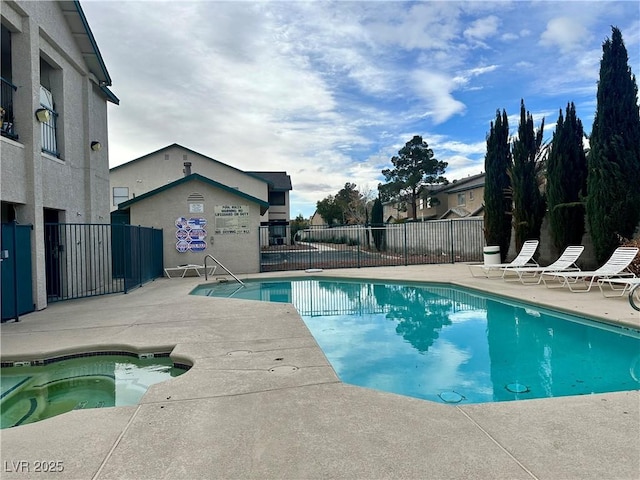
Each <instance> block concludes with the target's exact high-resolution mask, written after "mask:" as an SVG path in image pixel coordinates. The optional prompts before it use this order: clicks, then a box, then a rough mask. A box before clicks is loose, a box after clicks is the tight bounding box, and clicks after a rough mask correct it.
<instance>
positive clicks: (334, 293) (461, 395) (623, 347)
mask: <svg viewBox="0 0 640 480" xmlns="http://www.w3.org/2000/svg"><path fill="white" fill-rule="evenodd" d="M192 293H193V294H201V295H211V296H220V297H229V296H232V297H234V298H244V299H252V300H263V301H278V302H290V303H293V304H294V306H295V307H296V308H297V310H298V312H299V313H300V315H301V316H302V318H303V319H304V321H305V323H306V325H307V326H308V328H309V329H310V331H311V333H312V334H313V336H314V337H315V339H316V340H317V342H318V344H319V345H320V347H321V348H322V350H323V351H324V353H325V355H326V356H327V358H328V360H329V361H330V362H331V364H332V366H333V367H334V369H335V370H336V373H337V374H338V376H339V377H340V379H341V380H342V381H344V382H346V383H350V384H353V385H359V386H363V387H368V388H373V389H378V390H383V391H387V392H393V393H398V394H401V395H407V396H411V397H416V398H422V399H426V400H432V401H436V402H445V403H483V402H499V401H511V400H522V399H530V398H546V397H558V396H567V395H585V394H591V393H603V392H612V391H624V390H635V389H638V388H640V382H639V379H640V334H639V332H636V331H628V330H623V329H619V328H616V327H610V326H605V325H603V324H598V323H597V322H592V321H588V320H586V319H581V318H578V317H574V316H570V315H566V314H562V313H559V312H553V311H551V310H547V309H542V308H539V307H534V306H531V305H527V304H523V303H517V302H513V301H510V300H508V301H507V300H504V299H501V298H498V297H492V296H486V295H484V294H481V293H479V292H476V291H472V290H467V289H462V288H457V287H451V286H446V285H439V284H404V285H401V284H395V283H380V282H373V281H371V282H369V281H345V280H342V279H340V280H338V279H326V278H323V279H308V278H305V279H292V280H286V281H284V280H282V281H280V280H277V281H269V282H265V281H262V282H247V284H246V287H242V288H238V286H237V285H229V284H227V285H224V284H223V285H203V286H200V287H198V288H197V289H196V290H195V291H194V292H192Z"/></svg>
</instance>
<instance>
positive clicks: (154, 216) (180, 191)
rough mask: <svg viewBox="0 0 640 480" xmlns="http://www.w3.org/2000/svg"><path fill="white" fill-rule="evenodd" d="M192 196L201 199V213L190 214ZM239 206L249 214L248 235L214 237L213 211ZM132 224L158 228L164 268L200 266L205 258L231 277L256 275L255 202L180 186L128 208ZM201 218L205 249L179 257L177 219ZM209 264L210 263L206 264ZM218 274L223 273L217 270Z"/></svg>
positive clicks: (195, 183) (203, 186) (205, 187)
mask: <svg viewBox="0 0 640 480" xmlns="http://www.w3.org/2000/svg"><path fill="white" fill-rule="evenodd" d="M193 193H198V194H201V195H203V196H204V211H203V212H202V213H197V214H195V213H189V205H188V202H187V198H188V197H189V195H191V194H193ZM222 205H241V206H245V207H248V210H249V220H248V221H249V233H241V234H220V233H216V231H215V227H216V218H215V207H216V206H222ZM130 212H131V224H132V225H143V226H147V227H154V228H161V229H162V230H163V240H164V257H163V258H164V266H165V267H175V266H177V265H184V264H197V265H202V264H203V261H204V256H205V255H206V254H210V255H213V256H214V257H215V258H216V259H218V260H219V261H220V262H221V263H222V264H223V265H225V266H226V267H227V268H228V269H229V270H231V271H232V272H233V273H234V274H238V273H256V272H259V271H260V251H259V246H258V242H259V226H260V206H259V205H258V204H257V203H255V202H250V201H249V200H247V199H245V198H242V197H240V196H238V195H235V194H233V193H231V192H228V191H226V190H223V189H220V188H216V187H214V186H211V185H209V184H207V183H204V182H201V181H199V180H192V181H189V182H187V183H183V184H179V185H176V186H174V187H171V188H169V189H167V190H165V191H162V192H160V193H157V194H155V195H153V196H151V197H149V198H146V199H143V200H140V201H138V202H136V203H134V204H132V205H131V207H130ZM180 217H184V218H187V219H189V218H192V217H194V218H204V219H206V221H207V225H206V227H205V230H206V232H207V234H206V242H207V246H206V249H205V250H204V251H202V252H191V251H188V252H185V253H180V252H178V250H177V249H176V242H177V238H176V232H177V228H176V225H175V222H176V219H177V218H180ZM209 263H210V264H211V263H212V262H211V261H209ZM217 273H223V271H222V270H221V269H220V268H218V272H217Z"/></svg>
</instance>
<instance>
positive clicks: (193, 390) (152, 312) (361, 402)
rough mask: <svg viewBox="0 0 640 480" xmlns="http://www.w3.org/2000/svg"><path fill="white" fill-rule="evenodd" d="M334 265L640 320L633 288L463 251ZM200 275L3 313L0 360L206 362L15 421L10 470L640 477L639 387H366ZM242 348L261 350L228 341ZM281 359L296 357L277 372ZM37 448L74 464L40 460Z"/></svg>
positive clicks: (26, 473)
mask: <svg viewBox="0 0 640 480" xmlns="http://www.w3.org/2000/svg"><path fill="white" fill-rule="evenodd" d="M301 275H305V274H304V272H274V273H265V274H260V275H251V276H241V278H243V279H244V278H248V277H260V278H265V277H266V278H270V277H278V278H281V277H287V276H301ZM323 275H324V276H329V277H348V278H366V279H382V280H412V281H437V282H448V283H452V284H454V285H460V286H464V287H470V288H474V289H479V290H485V291H487V292H493V293H497V294H500V295H503V296H507V297H511V298H515V299H517V300H521V301H526V302H531V303H534V304H540V305H545V306H550V307H553V308H556V309H560V310H563V311H566V312H570V313H578V314H583V315H584V314H585V313H588V315H589V316H590V317H597V318H599V319H601V320H602V321H604V322H607V323H611V324H618V325H625V326H627V327H630V328H634V329H639V330H640V312H637V311H635V310H633V309H632V308H631V307H630V305H629V303H628V301H627V298H626V296H625V297H617V298H604V297H603V296H602V294H601V292H600V291H599V290H598V289H597V288H595V289H594V290H592V291H591V292H588V293H571V292H569V291H568V290H567V289H547V288H545V287H544V285H533V286H523V285H521V284H520V283H518V282H504V281H502V280H494V279H491V280H489V279H484V278H473V277H472V276H471V275H470V273H469V269H468V268H467V265H466V264H463V263H459V264H446V265H416V266H409V267H377V268H363V269H344V270H325V271H323V272H320V273H314V274H313V276H323ZM200 283H204V278H201V277H185V278H177V279H167V278H162V279H158V280H156V281H154V282H152V283H149V284H147V285H145V286H144V287H142V288H139V289H137V290H134V291H132V292H130V293H128V294H126V295H122V294H115V295H107V296H102V297H95V298H89V299H82V300H73V301H67V302H61V303H56V304H53V305H50V306H49V307H48V308H47V309H46V310H43V311H40V312H35V313H32V314H29V315H26V316H24V317H22V318H21V321H20V322H19V323H5V324H3V325H2V327H1V328H2V340H1V347H2V350H1V352H2V353H1V357H2V360H3V361H7V360H11V361H19V360H30V359H35V358H41V357H51V356H56V355H60V354H65V353H71V352H79V351H97V350H114V349H117V350H134V351H138V352H161V351H173V354H172V358H173V359H174V361H177V362H181V363H192V364H193V365H194V366H193V368H192V369H191V370H190V371H189V372H187V373H186V374H184V375H182V376H180V377H177V378H174V379H172V380H170V381H167V382H164V383H161V384H157V385H154V386H152V387H151V388H150V389H149V391H148V392H147V394H146V395H145V396H144V398H143V400H142V402H141V404H140V405H137V406H131V407H118V408H103V409H93V410H75V411H72V412H70V413H67V414H63V415H60V416H57V417H54V418H51V419H49V420H46V421H43V422H39V423H34V424H29V425H24V426H20V427H17V428H11V429H5V430H2V431H1V439H0V441H1V447H2V448H1V453H0V457H1V460H2V478H3V479H4V478H6V479H11V478H20V479H24V478H56V479H58V478H59V479H64V478H68V479H97V480H107V479H172V480H173V479H215V478H224V479H251V478H255V479H310V478H345V479H382V478H410V479H414V478H433V479H467V478H474V479H532V478H535V479H553V480H555V479H581V480H584V479H601V478H607V479H630V480H631V479H634V480H635V479H637V478H639V477H640V442H639V441H638V439H639V438H640V391H639V390H634V391H629V392H618V393H607V394H598V395H588V396H577V397H562V398H551V399H542V400H526V401H518V402H503V403H488V404H477V405H458V406H453V405H444V404H437V403H432V402H427V401H423V400H417V399H412V398H408V397H403V396H398V395H394V394H390V393H384V392H378V391H374V390H369V389H365V388H360V387H355V386H351V385H347V384H343V383H342V382H340V380H339V379H338V378H337V376H336V374H335V372H334V370H333V368H332V367H331V365H330V364H329V363H328V361H327V359H326V358H325V356H324V354H323V352H322V351H321V350H320V348H319V347H318V345H317V343H316V341H315V339H314V338H313V337H312V336H311V334H310V333H309V331H308V329H307V327H306V326H305V324H304V322H303V321H302V319H301V318H300V316H299V315H298V313H297V311H296V310H295V308H294V307H293V306H292V305H290V304H278V303H261V304H260V306H259V308H256V303H255V302H251V301H243V300H227V299H219V298H210V297H201V296H190V295H188V293H189V292H190V291H191V290H192V288H193V287H194V286H196V285H198V284H200ZM240 350H250V351H251V352H253V353H252V354H251V355H229V352H234V351H240ZM638 353H639V355H640V352H638ZM276 359H282V360H276ZM280 364H282V365H293V366H296V367H298V369H297V370H296V371H295V372H291V373H280V372H279V371H278V370H277V369H276V370H275V371H273V372H272V371H270V369H272V368H273V367H274V366H276V365H280ZM37 462H53V463H55V462H59V463H58V465H61V466H62V471H59V472H48V473H40V472H36V471H35V468H36V465H37Z"/></svg>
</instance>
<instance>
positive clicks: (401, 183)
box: [378, 135, 448, 219]
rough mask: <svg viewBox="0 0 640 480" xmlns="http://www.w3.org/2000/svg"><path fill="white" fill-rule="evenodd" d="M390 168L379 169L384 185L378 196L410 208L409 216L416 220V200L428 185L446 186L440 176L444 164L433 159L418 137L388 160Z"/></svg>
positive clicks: (430, 152) (443, 169) (431, 153)
mask: <svg viewBox="0 0 640 480" xmlns="http://www.w3.org/2000/svg"><path fill="white" fill-rule="evenodd" d="M391 163H392V164H393V167H394V168H393V169H389V168H387V169H384V170H382V175H384V178H385V179H386V180H387V183H386V184H382V185H378V190H379V192H380V195H382V197H383V198H384V199H385V200H387V199H391V198H395V199H396V200H398V201H406V202H407V203H408V204H409V205H411V209H410V212H409V214H410V216H411V218H413V219H415V218H416V212H417V200H418V197H419V196H420V193H421V192H422V189H423V188H424V187H425V186H427V185H434V184H437V183H446V181H447V179H446V178H444V177H443V176H442V175H443V174H444V171H445V169H446V168H447V165H448V164H447V162H441V161H439V160H436V158H435V157H434V156H433V150H431V149H430V148H429V145H427V142H425V141H424V140H422V137H421V136H420V135H415V136H414V137H413V138H412V139H411V140H409V141H408V142H407V143H406V144H405V146H404V147H402V148H401V149H400V150H399V151H398V156H394V157H392V158H391Z"/></svg>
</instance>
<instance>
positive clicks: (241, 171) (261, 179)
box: [109, 143, 271, 185]
mask: <svg viewBox="0 0 640 480" xmlns="http://www.w3.org/2000/svg"><path fill="white" fill-rule="evenodd" d="M173 147H178V148H182V149H183V150H186V151H187V152H189V153H193V154H195V155H198V156H200V157H203V158H206V159H207V160H211V161H212V162H216V163H219V164H220V165H224V166H225V167H228V168H231V169H232V170H235V171H237V172H240V173H243V174H245V175H247V176H249V177H251V178H255V179H256V180H260V181H261V182H264V183H266V184H267V185H271V182H269V181H268V180H266V179H264V178H262V177H259V176H258V175H254V174H252V173H249V172H245V171H244V170H240V169H239V168H236V167H233V166H231V165H227V164H226V163H223V162H221V161H220V160H216V159H215V158H212V157H208V156H207V155H204V154H202V153H200V152H196V151H195V150H191V149H190V148H187V147H184V146H182V145H180V144H179V143H172V144H171V145H167V146H166V147H162V148H159V149H158V150H154V151H153V152H150V153H147V154H145V155H142V156H141V157H138V158H134V159H133V160H129V161H128V162H125V163H121V164H120V165H116V166H115V167H111V168H110V169H109V172H113V171H114V170H118V169H121V168H124V167H126V166H129V165H131V164H132V163H134V162H138V161H140V160H144V159H145V158H147V157H151V156H152V155H156V154H158V153H160V152H162V151H163V150H168V149H169V148H173Z"/></svg>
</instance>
